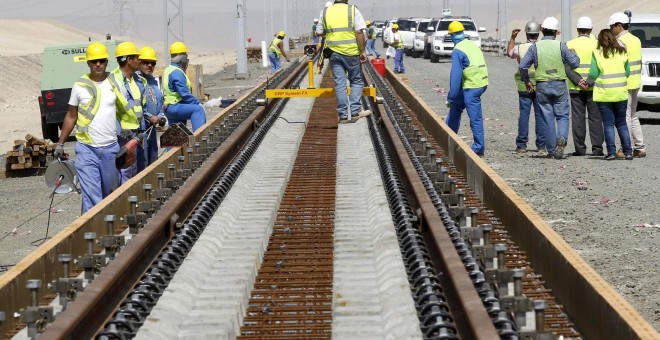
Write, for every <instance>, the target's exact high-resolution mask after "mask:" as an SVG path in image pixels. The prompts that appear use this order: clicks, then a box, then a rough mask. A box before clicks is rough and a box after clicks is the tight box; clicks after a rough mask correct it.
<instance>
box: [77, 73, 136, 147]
mask: <svg viewBox="0 0 660 340" xmlns="http://www.w3.org/2000/svg"><path fill="white" fill-rule="evenodd" d="M106 78H107V79H108V81H109V82H110V85H111V86H112V91H113V92H114V93H115V96H117V98H118V99H119V97H120V96H121V91H120V90H119V84H117V82H116V81H115V79H114V78H113V77H112V76H111V75H110V74H109V73H106ZM75 84H76V85H79V86H81V87H82V88H84V89H86V90H87V91H89V94H90V95H91V96H92V98H90V100H89V102H88V103H87V104H84V105H83V104H80V105H78V118H77V119H76V139H77V140H78V141H79V142H81V143H85V144H87V145H91V144H94V141H93V140H92V137H90V135H89V124H91V123H92V120H94V117H96V114H97V113H98V111H99V107H100V106H101V87H100V86H99V84H97V83H96V82H95V81H93V80H91V79H90V78H89V74H85V75H83V76H82V77H80V79H78V81H76V83H75ZM119 105H121V104H120V103H119V102H118V103H117V105H116V107H117V112H116V115H117V119H119V124H120V125H121V128H122V129H125V130H135V129H137V128H138V127H140V122H139V121H138V120H137V118H136V117H135V115H134V114H132V113H129V112H127V111H124V110H119V109H118V108H119Z"/></svg>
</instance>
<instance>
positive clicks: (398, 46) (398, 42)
mask: <svg viewBox="0 0 660 340" xmlns="http://www.w3.org/2000/svg"><path fill="white" fill-rule="evenodd" d="M390 46H392V48H394V73H406V68H405V66H403V36H402V35H401V32H399V24H392V43H390Z"/></svg>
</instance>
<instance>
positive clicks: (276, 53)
mask: <svg viewBox="0 0 660 340" xmlns="http://www.w3.org/2000/svg"><path fill="white" fill-rule="evenodd" d="M285 36H286V33H285V32H284V31H280V33H278V34H277V36H276V37H275V39H273V41H272V42H271V43H270V47H268V60H269V61H270V73H275V72H277V70H279V69H280V68H282V63H281V62H280V57H281V56H284V58H285V59H286V61H287V62H289V57H288V56H287V55H286V53H285V52H284V43H283V41H284V37H285Z"/></svg>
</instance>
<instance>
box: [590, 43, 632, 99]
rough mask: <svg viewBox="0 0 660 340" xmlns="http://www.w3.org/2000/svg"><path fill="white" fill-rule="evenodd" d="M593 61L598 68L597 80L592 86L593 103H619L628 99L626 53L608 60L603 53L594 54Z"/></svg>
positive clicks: (598, 50) (597, 51) (618, 54)
mask: <svg viewBox="0 0 660 340" xmlns="http://www.w3.org/2000/svg"><path fill="white" fill-rule="evenodd" d="M593 55H594V60H595V62H596V64H597V68H598V72H599V75H598V78H597V79H596V83H595V84H594V101H596V102H606V103H610V102H620V101H623V100H627V99H628V88H627V87H628V80H627V78H628V76H627V75H628V74H629V73H630V72H629V71H628V72H626V63H627V61H628V55H627V54H626V53H614V54H613V55H611V56H610V57H609V58H605V56H603V51H602V50H601V49H597V50H596V51H595V52H594V54H593Z"/></svg>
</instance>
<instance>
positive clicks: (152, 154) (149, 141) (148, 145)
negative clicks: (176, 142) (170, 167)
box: [144, 127, 158, 167]
mask: <svg viewBox="0 0 660 340" xmlns="http://www.w3.org/2000/svg"><path fill="white" fill-rule="evenodd" d="M144 134H145V135H144V158H145V160H146V164H145V167H148V166H149V165H151V164H152V163H153V162H155V161H156V160H157V159H158V132H156V128H155V127H154V128H152V129H151V130H149V129H147V131H146V132H145V133H144Z"/></svg>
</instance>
